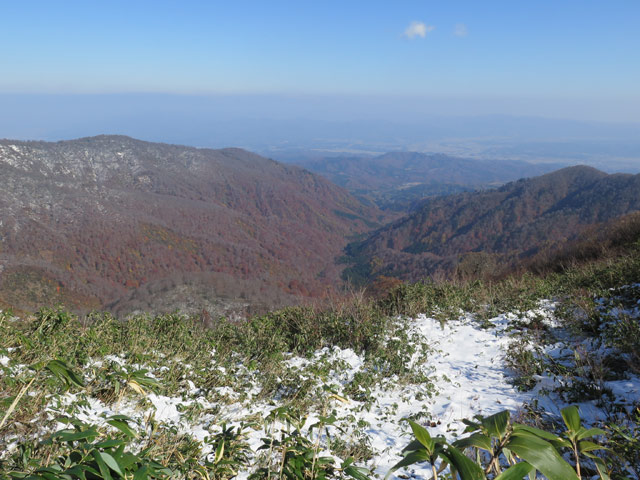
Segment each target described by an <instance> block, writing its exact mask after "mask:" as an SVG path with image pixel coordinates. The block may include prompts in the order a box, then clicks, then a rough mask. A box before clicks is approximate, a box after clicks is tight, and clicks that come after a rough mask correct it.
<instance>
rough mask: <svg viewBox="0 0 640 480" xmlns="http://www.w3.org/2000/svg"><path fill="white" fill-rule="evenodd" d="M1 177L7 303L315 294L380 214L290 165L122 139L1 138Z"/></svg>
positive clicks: (219, 302) (165, 301)
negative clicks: (356, 237) (347, 249)
mask: <svg viewBox="0 0 640 480" xmlns="http://www.w3.org/2000/svg"><path fill="white" fill-rule="evenodd" d="M0 178H2V188H1V189H0V272H1V273H0V308H2V306H5V307H7V306H13V307H17V308H21V309H25V310H29V309H35V308H38V307H39V306H42V305H50V304H52V303H56V302H63V303H65V304H67V305H68V306H70V307H71V308H74V309H76V310H89V309H93V308H100V309H103V308H107V307H108V308H110V309H112V310H114V311H116V312H120V313H124V312H127V311H131V310H136V309H138V308H146V309H148V307H149V305H152V306H154V307H159V308H161V309H165V310H172V309H175V308H182V309H185V308H187V309H189V308H190V309H196V310H197V309H202V308H205V307H206V308H208V309H211V310H213V311H214V312H215V313H223V314H224V313H228V312H229V311H231V310H234V309H244V308H246V307H247V306H248V305H255V304H256V303H257V304H260V303H264V304H267V305H273V304H278V303H286V302H291V301H293V299H299V297H313V296H321V295H323V293H324V292H325V291H326V290H327V289H331V288H334V287H335V285H337V284H339V277H340V267H339V266H337V265H336V264H335V263H334V262H333V258H334V257H336V256H337V255H339V254H340V252H341V251H342V249H343V248H344V246H345V244H346V243H347V238H349V237H351V236H353V235H358V234H362V233H364V232H367V231H369V230H371V229H372V227H375V226H379V225H380V223H376V222H379V221H382V220H384V219H385V217H384V215H383V214H381V212H379V211H378V210H377V209H376V208H375V207H373V206H365V205H363V204H362V203H361V202H359V201H358V200H356V199H355V198H354V197H352V196H351V195H350V194H349V193H347V192H346V191H345V190H343V189H342V188H340V187H337V186H335V185H334V184H332V183H331V182H329V181H327V180H325V179H324V178H322V177H320V176H318V175H315V174H312V173H310V172H308V171H305V170H303V169H302V168H299V167H296V166H289V165H283V164H280V163H278V162H275V161H273V160H269V159H266V158H263V157H260V156H258V155H255V154H252V153H249V152H247V151H244V150H240V149H223V150H209V149H196V148H190V147H182V146H174V145H166V144H156V143H148V142H143V141H138V140H134V139H132V138H129V137H123V136H98V137H91V138H83V139H79V140H73V141H63V142H57V143H47V142H20V141H12V140H0ZM152 310H156V311H157V310H158V309H157V308H153V309H152ZM218 310H219V311H218Z"/></svg>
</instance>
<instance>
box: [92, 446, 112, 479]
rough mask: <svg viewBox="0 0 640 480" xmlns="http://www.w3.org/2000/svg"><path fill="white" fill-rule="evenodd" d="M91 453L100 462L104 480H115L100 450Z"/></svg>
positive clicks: (99, 466)
mask: <svg viewBox="0 0 640 480" xmlns="http://www.w3.org/2000/svg"><path fill="white" fill-rule="evenodd" d="M91 454H92V456H93V459H94V460H95V461H96V463H97V464H98V468H99V469H100V475H101V476H102V478H104V480H113V479H112V477H111V473H109V467H108V466H107V464H106V463H105V462H104V460H103V459H102V456H101V455H100V452H99V451H98V450H94V451H92V452H91Z"/></svg>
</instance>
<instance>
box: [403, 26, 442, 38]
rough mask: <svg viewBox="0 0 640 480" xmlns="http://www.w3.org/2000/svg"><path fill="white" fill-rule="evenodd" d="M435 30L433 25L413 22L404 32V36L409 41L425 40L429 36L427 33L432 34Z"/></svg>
mask: <svg viewBox="0 0 640 480" xmlns="http://www.w3.org/2000/svg"><path fill="white" fill-rule="evenodd" d="M435 28H436V27H434V26H433V25H427V24H426V23H424V22H411V23H410V24H409V26H408V27H407V28H406V30H405V31H404V36H405V37H407V38H409V39H411V38H416V37H420V38H424V37H426V36H427V33H429V32H432V31H433V30H435Z"/></svg>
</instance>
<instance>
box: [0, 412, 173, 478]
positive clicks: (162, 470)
mask: <svg viewBox="0 0 640 480" xmlns="http://www.w3.org/2000/svg"><path fill="white" fill-rule="evenodd" d="M69 423H71V424H72V428H69V429H64V430H60V431H58V432H56V433H54V434H53V435H52V436H51V437H49V438H48V439H47V440H45V441H44V442H42V444H41V447H47V446H48V447H50V448H51V449H52V451H54V452H57V453H56V455H57V456H56V458H54V459H53V460H52V461H49V462H46V464H45V465H42V466H38V465H35V466H36V468H33V469H29V470H30V471H29V470H27V471H26V472H21V471H10V472H7V473H2V474H0V478H4V479H11V480H71V479H79V480H88V479H103V480H114V479H121V478H122V479H125V478H126V479H133V480H146V479H149V478H167V477H170V476H171V475H172V474H173V472H172V471H171V470H170V469H169V468H166V467H164V466H163V465H162V464H160V463H159V462H157V461H154V460H152V459H149V458H147V457H146V453H147V452H146V450H142V451H141V452H138V453H137V454H134V453H132V452H131V451H129V450H128V449H127V447H128V443H129V442H130V441H131V440H132V439H133V438H134V437H135V433H134V432H133V431H132V430H131V429H130V428H129V427H128V424H127V421H126V417H123V416H117V417H113V418H111V419H110V421H109V422H108V423H109V424H111V425H112V426H114V427H115V428H117V429H118V430H119V431H120V432H122V433H123V434H124V438H116V437H115V436H104V435H103V434H101V433H100V432H99V431H98V429H97V428H96V427H95V426H92V425H86V424H83V423H82V422H80V421H78V420H75V419H69ZM27 463H32V462H27ZM31 467H33V465H31Z"/></svg>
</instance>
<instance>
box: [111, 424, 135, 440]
mask: <svg viewBox="0 0 640 480" xmlns="http://www.w3.org/2000/svg"><path fill="white" fill-rule="evenodd" d="M107 423H108V424H109V425H111V426H112V427H115V428H117V429H118V430H120V431H121V432H122V433H124V434H125V435H126V436H127V437H129V438H137V437H138V434H137V433H136V432H134V431H133V430H132V429H131V427H130V426H129V425H128V424H127V422H125V421H124V420H107Z"/></svg>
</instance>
